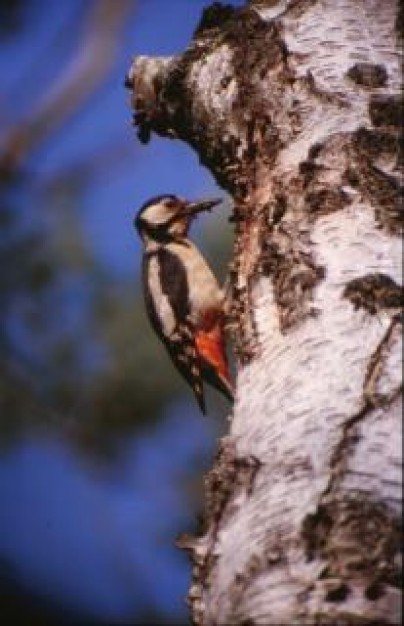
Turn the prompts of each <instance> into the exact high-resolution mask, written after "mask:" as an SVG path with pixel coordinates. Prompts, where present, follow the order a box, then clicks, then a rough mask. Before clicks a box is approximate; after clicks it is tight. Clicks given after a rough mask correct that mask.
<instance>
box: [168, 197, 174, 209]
mask: <svg viewBox="0 0 404 626" xmlns="http://www.w3.org/2000/svg"><path fill="white" fill-rule="evenodd" d="M176 206H177V203H176V201H175V200H174V199H173V198H171V199H169V200H166V207H167V208H168V209H174V208H175V207H176Z"/></svg>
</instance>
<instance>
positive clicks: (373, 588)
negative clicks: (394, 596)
mask: <svg viewBox="0 0 404 626" xmlns="http://www.w3.org/2000/svg"><path fill="white" fill-rule="evenodd" d="M384 594H385V589H384V585H382V584H381V583H380V582H379V581H376V582H373V583H371V584H370V585H368V587H366V589H365V593H364V596H365V598H367V599H368V600H371V601H372V602H374V601H375V600H379V599H380V598H382V597H383V596H384Z"/></svg>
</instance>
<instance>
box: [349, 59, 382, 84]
mask: <svg viewBox="0 0 404 626" xmlns="http://www.w3.org/2000/svg"><path fill="white" fill-rule="evenodd" d="M346 75H347V77H348V78H350V79H351V80H352V81H354V82H355V83H356V84H357V85H360V86H361V87H368V88H373V87H384V86H385V85H386V84H387V79H388V74H387V71H386V68H385V67H384V65H378V64H375V63H355V65H352V67H350V68H349V70H348V71H347V74H346Z"/></svg>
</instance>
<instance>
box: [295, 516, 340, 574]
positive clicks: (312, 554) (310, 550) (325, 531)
mask: <svg viewBox="0 0 404 626" xmlns="http://www.w3.org/2000/svg"><path fill="white" fill-rule="evenodd" d="M332 524H333V521H332V517H331V516H330V514H329V511H328V509H327V507H326V506H323V505H322V504H320V506H319V507H318V508H317V510H316V512H315V513H309V514H308V515H306V517H305V519H304V520H303V524H302V539H303V542H304V545H305V548H306V558H307V560H308V561H312V560H313V559H314V558H316V556H317V555H318V554H321V553H322V551H323V550H324V547H325V545H326V542H327V537H328V536H329V533H330V530H331V528H332ZM323 574H324V572H323ZM323 577H324V576H323Z"/></svg>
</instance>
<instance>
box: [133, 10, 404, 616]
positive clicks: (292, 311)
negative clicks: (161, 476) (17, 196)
mask: <svg viewBox="0 0 404 626" xmlns="http://www.w3.org/2000/svg"><path fill="white" fill-rule="evenodd" d="M401 26H402V6H401V8H399V6H398V4H397V3H396V2H395V1H393V0H300V1H299V0H289V1H288V0H284V1H280V2H276V1H274V0H272V1H269V0H256V1H254V0H252V1H251V2H250V3H249V4H248V5H247V6H245V7H243V8H240V9H234V8H232V7H230V6H224V5H223V6H222V5H220V4H219V3H214V4H213V5H212V6H211V7H209V8H207V9H206V10H205V11H204V13H203V16H202V20H201V22H200V24H199V26H198V28H197V30H196V32H195V35H194V38H193V41H192V42H191V44H190V46H189V48H188V49H187V50H186V51H185V52H184V53H183V54H182V55H181V56H177V57H172V58H148V57H139V58H137V59H135V61H134V63H133V65H132V67H131V70H130V73H129V77H128V84H129V86H132V87H133V88H134V95H133V106H134V109H135V124H136V125H137V127H138V132H139V137H140V138H141V140H143V141H144V142H147V141H148V139H149V137H150V134H151V133H152V132H155V133H158V134H160V135H164V136H169V137H173V138H178V139H181V140H184V141H186V142H188V143H189V144H190V145H191V146H192V147H193V148H194V149H195V150H196V151H197V153H198V154H199V156H200V159H201V161H202V162H203V163H204V164H205V165H207V166H208V167H209V168H210V170H211V171H212V173H213V174H214V176H215V177H216V179H217V181H218V182H219V184H220V185H221V186H222V187H223V188H224V189H226V190H227V191H228V192H229V193H230V194H231V195H232V197H233V199H234V218H233V219H234V224H235V244H234V258H233V260H232V263H231V266H230V278H231V284H232V302H231V307H230V313H229V327H230V328H231V330H232V335H233V342H234V346H235V352H236V357H237V360H238V363H239V371H238V376H237V399H236V403H235V407H234V412H233V415H232V417H231V423H230V429H229V434H228V436H227V437H225V438H224V439H223V440H222V441H221V443H220V445H219V452H218V454H217V458H216V460H215V463H214V466H213V468H212V470H211V471H210V473H209V474H208V476H207V477H206V511H205V523H204V528H203V529H202V530H201V536H200V537H198V538H188V540H184V541H183V544H184V545H185V546H186V547H188V548H189V549H190V551H191V554H192V559H193V563H194V570H193V571H194V574H193V582H192V585H191V589H190V592H189V603H190V607H191V611H192V616H193V620H194V622H195V624H198V625H202V624H203V625H211V626H212V625H219V624H220V625H226V626H233V625H243V626H247V625H249V626H253V625H254V626H255V625H262V626H268V625H271V624H274V625H280V624H333V625H334V624H347V625H348V624H349V625H351V624H377V625H380V624H398V623H399V622H400V592H399V588H400V579H401V562H400V545H401V534H400V533H401V531H400V503H401V463H400V457H401V442H400V431H401V419H400V417H401V410H400V397H401V346H400V342H401V316H400V306H401V304H402V291H401V287H400V284H401V282H402V281H401V276H400V272H401V240H400V209H401V205H400V171H402V155H401V156H400V154H399V146H400V143H399V131H400V117H401V105H400V96H399V92H400V49H401V47H400V36H401V35H400V32H399V30H400V28H401Z"/></svg>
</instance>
